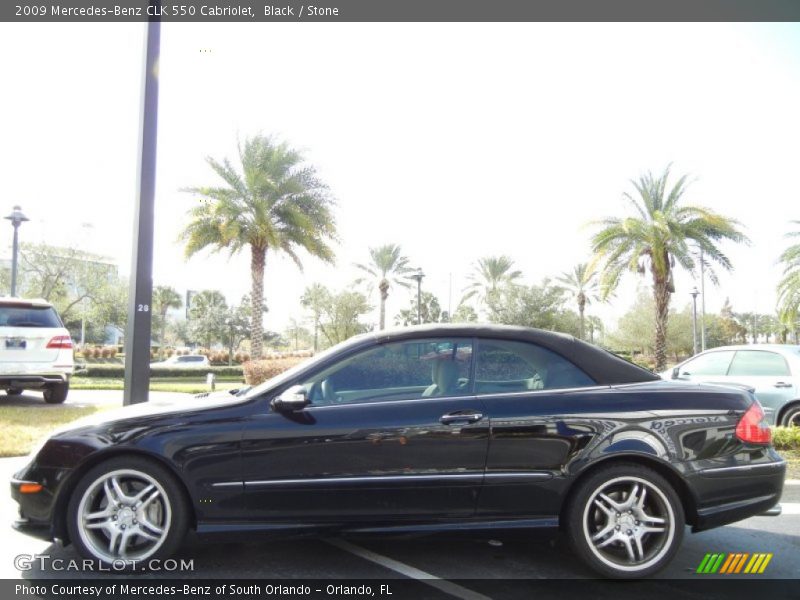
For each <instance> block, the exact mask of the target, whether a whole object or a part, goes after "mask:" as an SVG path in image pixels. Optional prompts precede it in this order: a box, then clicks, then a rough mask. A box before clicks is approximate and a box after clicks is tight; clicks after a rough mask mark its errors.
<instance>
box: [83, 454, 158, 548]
mask: <svg viewBox="0 0 800 600" xmlns="http://www.w3.org/2000/svg"><path fill="white" fill-rule="evenodd" d="M77 519H78V522H77V526H78V527H77V529H78V534H79V535H80V537H81V541H82V542H83V544H84V545H85V546H86V548H87V549H89V550H90V551H91V553H92V554H93V555H94V556H96V557H97V558H99V559H101V560H104V561H106V562H109V563H111V562H114V561H119V560H123V561H131V560H137V561H138V560H144V559H147V558H149V557H150V556H152V555H153V554H154V553H155V552H156V551H157V550H158V549H159V548H160V547H161V546H162V544H164V541H165V540H166V539H167V535H168V533H169V527H170V523H171V520H172V508H171V506H170V502H169V498H168V496H167V493H166V491H165V490H164V488H163V487H162V485H161V484H160V483H159V482H158V481H157V480H156V479H155V478H154V477H152V476H151V475H148V474H147V473H143V472H141V471H137V470H133V469H120V470H115V471H111V472H109V473H105V474H103V475H101V476H100V477H98V478H97V479H95V480H94V481H93V482H92V483H91V484H90V485H89V487H88V488H87V489H86V491H85V492H84V494H83V496H82V498H81V501H80V504H79V505H78V510H77Z"/></svg>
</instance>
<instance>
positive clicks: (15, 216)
mask: <svg viewBox="0 0 800 600" xmlns="http://www.w3.org/2000/svg"><path fill="white" fill-rule="evenodd" d="M4 218H6V219H8V220H9V221H11V224H12V225H13V226H14V243H13V246H12V251H11V296H12V297H14V296H16V295H17V260H18V258H19V236H18V231H19V226H20V225H21V224H22V223H24V222H25V221H30V219H29V218H28V217H26V216H25V215H24V214H23V213H22V209H20V207H19V205H17V206H15V207H14V211H13V212H12V213H11V214H10V215H8V216H6V217H4Z"/></svg>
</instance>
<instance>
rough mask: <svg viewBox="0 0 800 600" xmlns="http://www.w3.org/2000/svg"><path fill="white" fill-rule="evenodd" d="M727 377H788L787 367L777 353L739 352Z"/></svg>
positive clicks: (762, 351)
mask: <svg viewBox="0 0 800 600" xmlns="http://www.w3.org/2000/svg"><path fill="white" fill-rule="evenodd" d="M728 375H739V376H742V375H750V376H758V375H761V376H773V377H783V376H788V375H789V365H787V364H786V359H785V358H783V357H782V356H781V355H780V354H778V353H777V352H767V351H764V350H739V351H738V352H736V356H734V357H733V362H732V363H731V367H730V370H729V371H728Z"/></svg>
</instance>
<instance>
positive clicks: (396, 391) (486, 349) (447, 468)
mask: <svg viewBox="0 0 800 600" xmlns="http://www.w3.org/2000/svg"><path fill="white" fill-rule="evenodd" d="M193 402H194V404H192V405H187V404H185V403H184V402H181V403H180V404H175V405H171V406H167V407H147V406H146V405H137V406H134V407H127V408H124V409H122V410H121V411H119V412H118V413H117V414H115V415H109V414H108V413H103V414H101V415H97V416H95V419H97V420H95V421H83V422H81V423H76V424H75V426H74V428H72V429H71V430H68V431H62V432H60V433H58V434H56V435H54V436H53V437H51V438H50V439H49V440H48V441H46V442H44V444H43V446H41V447H40V448H39V449H37V450H36V451H35V452H34V453H33V454H32V455H31V458H30V461H29V462H28V464H27V466H25V467H24V468H23V469H22V470H21V471H19V472H18V473H17V474H16V475H15V476H14V479H13V481H12V495H13V497H14V499H15V500H16V501H17V502H18V503H19V504H20V515H21V519H20V521H18V523H17V527H18V528H19V529H21V530H24V531H28V532H31V533H34V534H38V535H41V536H43V537H45V538H48V539H54V540H56V541H61V542H63V543H70V542H71V543H73V544H75V546H76V548H77V550H78V551H79V552H80V554H82V555H83V556H85V557H88V558H91V559H95V560H99V561H102V562H103V563H112V562H113V561H128V564H130V565H132V566H131V568H134V567H135V568H137V569H139V568H141V567H142V565H146V564H147V563H146V562H144V561H147V560H149V559H154V558H156V559H158V558H163V557H166V556H169V555H171V554H172V553H173V552H175V550H176V549H177V548H178V546H179V544H180V542H181V539H182V537H183V535H184V533H185V532H186V531H187V529H188V528H190V527H193V528H195V529H196V530H197V532H198V533H199V534H200V535H201V536H206V537H209V536H214V535H218V534H243V535H244V536H245V537H247V538H248V539H251V538H252V536H253V535H255V534H258V533H264V534H268V533H279V534H281V535H285V534H287V533H292V532H297V533H302V534H308V533H309V532H314V531H316V532H319V533H321V534H323V535H330V534H331V533H336V532H338V533H344V534H346V533H348V532H362V533H363V532H372V533H380V532H395V533H396V532H401V533H413V532H417V533H424V532H428V533H429V532H434V531H445V532H446V531H463V530H465V529H469V528H471V527H472V528H476V529H479V530H481V531H484V532H485V531H487V530H491V529H497V530H502V529H508V528H512V529H520V528H538V527H560V528H561V529H562V530H563V531H564V532H565V533H566V536H567V537H568V538H569V540H570V541H571V543H572V546H573V548H574V549H575V552H576V553H577V554H578V555H579V556H580V557H581V558H582V559H583V560H584V561H585V562H586V563H587V564H588V565H590V566H591V567H592V568H593V569H595V570H596V571H597V572H599V573H600V574H602V575H605V576H610V577H620V578H630V577H641V576H646V575H649V574H652V573H654V572H656V571H657V570H659V569H661V568H662V567H664V566H665V565H666V564H667V563H668V562H669V561H670V560H671V559H672V557H673V556H674V555H675V553H676V551H677V550H678V547H679V545H680V543H681V540H682V538H683V535H684V529H685V526H686V525H690V526H691V527H692V530H693V531H701V530H704V529H708V528H711V527H717V526H719V525H724V524H726V523H731V522H734V521H738V520H740V519H744V518H746V517H750V516H752V515H758V514H763V513H765V511H770V512H771V513H773V514H777V513H778V512H780V511H779V508H774V507H775V505H776V503H777V501H778V499H779V498H780V495H781V490H782V487H783V479H784V473H785V469H786V464H785V462H784V461H783V460H782V459H781V457H780V456H779V455H778V454H777V453H776V452H775V450H774V448H773V447H772V445H771V443H770V429H769V428H768V427H767V424H766V423H765V421H764V413H763V412H762V410H761V407H760V405H759V404H758V402H757V401H756V399H755V398H754V397H753V395H752V394H751V393H750V392H748V391H746V390H743V389H733V388H727V387H723V386H713V385H697V384H691V385H687V384H685V383H681V382H678V383H675V382H667V381H661V380H660V379H659V378H658V376H657V375H655V374H653V373H651V372H650V371H647V370H644V369H641V368H640V367H638V366H636V365H634V364H632V363H629V362H627V361H625V360H623V359H621V358H619V357H617V356H615V355H613V354H610V353H608V352H606V351H604V350H602V349H600V348H598V347H596V346H592V345H590V344H587V343H585V342H582V341H579V340H576V339H575V338H573V337H571V336H566V335H561V334H556V333H552V332H545V331H539V330H533V329H526V328H519V327H503V326H480V325H474V326H473V325H464V326H461V325H458V326H456V325H450V326H447V325H438V324H437V325H429V326H422V327H409V328H406V329H401V330H398V331H394V332H376V333H371V334H366V335H362V336H358V337H355V338H352V339H351V340H349V341H347V342H345V343H343V344H340V345H338V346H336V347H334V348H332V349H330V350H328V351H326V352H323V353H321V354H319V355H317V356H316V357H315V358H313V359H312V360H310V361H307V362H304V363H302V364H300V365H297V366H295V367H293V368H292V369H290V370H288V371H286V372H284V373H282V374H280V375H278V376H277V377H275V378H273V379H271V380H269V381H267V382H265V383H263V384H261V385H259V386H256V387H253V388H249V389H247V388H246V389H245V390H244V391H243V392H242V393H238V394H233V395H232V394H229V393H226V392H223V393H221V394H212V395H208V396H207V397H206V398H203V399H199V398H198V399H195V400H193ZM132 561H139V562H138V563H133V562H132ZM115 564H117V565H120V564H122V563H119V562H117V563H115ZM135 565H139V566H135ZM115 568H116V567H115Z"/></svg>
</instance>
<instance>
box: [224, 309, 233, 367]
mask: <svg viewBox="0 0 800 600" xmlns="http://www.w3.org/2000/svg"><path fill="white" fill-rule="evenodd" d="M225 322H226V325H227V326H228V366H229V367H231V366H233V319H232V318H230V317H228V318H227V319H226V320H225Z"/></svg>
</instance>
